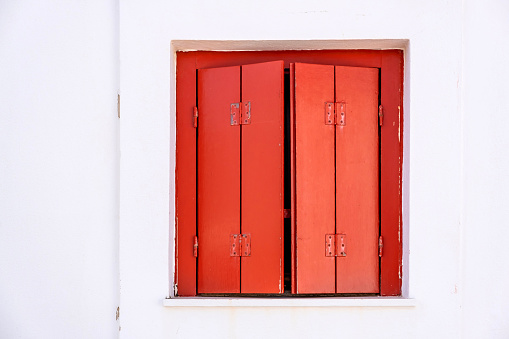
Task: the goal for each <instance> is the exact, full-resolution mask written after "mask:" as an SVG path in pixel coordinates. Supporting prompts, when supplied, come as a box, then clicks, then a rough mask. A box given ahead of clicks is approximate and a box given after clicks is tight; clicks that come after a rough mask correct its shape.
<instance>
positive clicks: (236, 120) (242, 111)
mask: <svg viewBox="0 0 509 339" xmlns="http://www.w3.org/2000/svg"><path fill="white" fill-rule="evenodd" d="M250 123H251V101H248V102H235V103H233V104H231V105H230V125H232V126H236V125H249V124H250Z"/></svg>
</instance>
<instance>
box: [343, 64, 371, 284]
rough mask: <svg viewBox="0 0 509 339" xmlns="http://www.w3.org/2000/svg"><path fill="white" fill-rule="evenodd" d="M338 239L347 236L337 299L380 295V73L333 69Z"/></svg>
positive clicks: (351, 68)
mask: <svg viewBox="0 0 509 339" xmlns="http://www.w3.org/2000/svg"><path fill="white" fill-rule="evenodd" d="M336 102H345V103H346V124H345V125H344V126H341V125H336V233H338V234H345V235H346V253H347V255H346V256H345V257H341V256H339V257H336V279H337V280H336V288H337V290H336V292H337V293H378V291H379V268H378V265H379V257H378V236H379V221H378V220H379V207H378V206H379V202H378V199H379V198H378V197H379V194H378V191H379V189H378V188H379V178H378V173H379V172H378V152H379V145H378V69H377V68H363V67H342V66H336Z"/></svg>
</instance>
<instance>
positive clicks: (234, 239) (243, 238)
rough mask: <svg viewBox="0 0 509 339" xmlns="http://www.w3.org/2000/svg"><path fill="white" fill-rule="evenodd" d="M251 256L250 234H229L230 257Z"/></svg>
mask: <svg viewBox="0 0 509 339" xmlns="http://www.w3.org/2000/svg"><path fill="white" fill-rule="evenodd" d="M250 256H251V234H230V257H250Z"/></svg>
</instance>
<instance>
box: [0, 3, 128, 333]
mask: <svg viewBox="0 0 509 339" xmlns="http://www.w3.org/2000/svg"><path fill="white" fill-rule="evenodd" d="M118 81H119V80H118V5H117V4H116V2H115V1H86V2H81V1H73V2H69V1H29V0H23V1H19V0H16V1H0V338H108V337H116V336H118V325H117V323H116V320H115V312H116V308H117V306H118V303H119V283H118V274H119V273H118V200H119V198H118V191H119V186H118V166H119V165H118V164H119V152H118V149H119V146H118V138H119V126H118V118H117V112H116V102H117V90H118Z"/></svg>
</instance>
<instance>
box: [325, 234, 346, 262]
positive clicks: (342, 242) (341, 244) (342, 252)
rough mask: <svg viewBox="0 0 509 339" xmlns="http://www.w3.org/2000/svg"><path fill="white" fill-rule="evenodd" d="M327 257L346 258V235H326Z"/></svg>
mask: <svg viewBox="0 0 509 339" xmlns="http://www.w3.org/2000/svg"><path fill="white" fill-rule="evenodd" d="M325 256H326V257H346V234H326V235H325Z"/></svg>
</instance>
